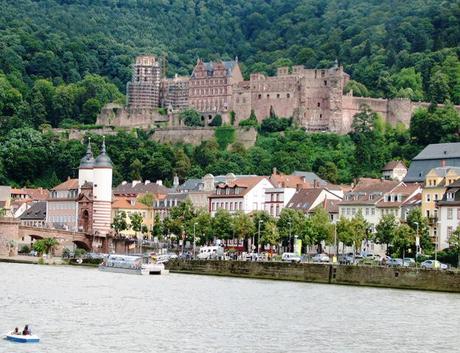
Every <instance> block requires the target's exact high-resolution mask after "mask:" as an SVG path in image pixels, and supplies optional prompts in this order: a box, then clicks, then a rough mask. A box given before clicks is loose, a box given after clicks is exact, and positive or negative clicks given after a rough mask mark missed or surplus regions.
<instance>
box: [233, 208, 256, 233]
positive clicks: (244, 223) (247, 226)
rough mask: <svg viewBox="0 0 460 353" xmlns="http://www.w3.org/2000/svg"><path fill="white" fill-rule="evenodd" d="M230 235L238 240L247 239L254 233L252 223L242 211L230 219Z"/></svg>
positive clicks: (254, 229)
mask: <svg viewBox="0 0 460 353" xmlns="http://www.w3.org/2000/svg"><path fill="white" fill-rule="evenodd" d="M232 221H233V222H232V229H233V230H232V233H234V234H235V237H237V238H238V239H245V240H247V239H249V238H250V237H252V236H253V235H254V233H255V232H256V228H255V226H254V222H253V221H252V219H251V217H249V216H248V215H247V214H246V213H244V212H243V211H237V212H236V213H235V214H234V215H233V217H232Z"/></svg>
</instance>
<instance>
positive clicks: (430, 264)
mask: <svg viewBox="0 0 460 353" xmlns="http://www.w3.org/2000/svg"><path fill="white" fill-rule="evenodd" d="M420 267H421V268H424V269H438V268H439V269H441V270H447V267H448V266H447V265H446V264H443V263H441V262H439V261H437V260H436V261H435V260H426V261H423V262H422V263H421V265H420Z"/></svg>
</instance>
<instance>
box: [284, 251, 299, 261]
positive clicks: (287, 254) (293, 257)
mask: <svg viewBox="0 0 460 353" xmlns="http://www.w3.org/2000/svg"><path fill="white" fill-rule="evenodd" d="M300 260H301V258H300V256H299V255H297V254H295V253H293V252H285V253H283V255H281V261H286V262H300Z"/></svg>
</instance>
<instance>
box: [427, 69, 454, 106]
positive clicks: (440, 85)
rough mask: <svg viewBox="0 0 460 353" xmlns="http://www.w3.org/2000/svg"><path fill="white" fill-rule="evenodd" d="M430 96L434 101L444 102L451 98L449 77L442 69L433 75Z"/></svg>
mask: <svg viewBox="0 0 460 353" xmlns="http://www.w3.org/2000/svg"><path fill="white" fill-rule="evenodd" d="M429 98H430V101H431V102H433V103H444V102H445V101H446V100H448V99H449V98H450V95H449V78H448V77H447V75H445V74H443V73H442V72H441V71H436V72H435V73H434V74H433V76H432V77H431V80H430V87H429Z"/></svg>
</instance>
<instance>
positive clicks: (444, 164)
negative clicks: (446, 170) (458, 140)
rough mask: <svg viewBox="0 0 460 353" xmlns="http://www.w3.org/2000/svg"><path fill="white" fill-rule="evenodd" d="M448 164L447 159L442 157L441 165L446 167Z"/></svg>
mask: <svg viewBox="0 0 460 353" xmlns="http://www.w3.org/2000/svg"><path fill="white" fill-rule="evenodd" d="M445 166H446V160H445V159H441V167H445Z"/></svg>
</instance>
